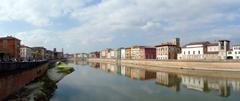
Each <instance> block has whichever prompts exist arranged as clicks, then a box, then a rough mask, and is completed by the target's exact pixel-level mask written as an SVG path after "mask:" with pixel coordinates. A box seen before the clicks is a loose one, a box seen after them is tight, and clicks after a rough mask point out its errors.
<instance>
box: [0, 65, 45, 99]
mask: <svg viewBox="0 0 240 101" xmlns="http://www.w3.org/2000/svg"><path fill="white" fill-rule="evenodd" d="M48 64H49V63H44V64H39V65H37V66H36V67H29V68H28V69H27V70H23V71H17V72H14V73H4V74H0V100H3V99H5V98H6V97H7V96H9V95H10V94H12V93H15V92H16V91H18V90H20V89H21V88H22V87H24V86H25V85H26V84H28V83H30V82H31V81H33V80H34V79H36V78H37V77H40V76H42V75H43V74H44V73H45V72H46V70H47V69H48ZM32 66H35V65H32Z"/></svg>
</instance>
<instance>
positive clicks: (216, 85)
mask: <svg viewBox="0 0 240 101" xmlns="http://www.w3.org/2000/svg"><path fill="white" fill-rule="evenodd" d="M89 65H90V66H91V67H93V68H97V69H100V70H101V71H104V72H108V73H114V74H118V75H122V76H125V77H128V78H131V79H133V80H155V83H156V84H158V85H160V86H165V87H168V88H171V89H173V90H174V91H176V92H179V91H180V89H181V87H184V88H187V89H189V90H194V91H199V92H205V93H208V92H211V91H213V92H217V95H219V96H222V97H228V96H230V93H231V90H232V91H237V92H240V79H229V78H228V79H224V78H215V77H204V76H194V75H185V74H176V73H168V72H162V71H150V70H146V69H140V68H135V67H131V66H126V65H117V64H108V63H89Z"/></svg>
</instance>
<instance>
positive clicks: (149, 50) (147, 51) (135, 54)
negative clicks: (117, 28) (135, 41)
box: [131, 46, 156, 59]
mask: <svg viewBox="0 0 240 101" xmlns="http://www.w3.org/2000/svg"><path fill="white" fill-rule="evenodd" d="M131 59H156V48H154V47H146V46H133V47H132V48H131Z"/></svg>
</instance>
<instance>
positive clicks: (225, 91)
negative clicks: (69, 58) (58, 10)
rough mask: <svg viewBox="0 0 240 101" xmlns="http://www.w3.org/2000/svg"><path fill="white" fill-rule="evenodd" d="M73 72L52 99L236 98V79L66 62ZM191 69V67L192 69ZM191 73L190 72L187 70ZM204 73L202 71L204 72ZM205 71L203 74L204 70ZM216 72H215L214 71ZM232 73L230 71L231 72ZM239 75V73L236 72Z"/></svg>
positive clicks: (239, 94)
mask: <svg viewBox="0 0 240 101" xmlns="http://www.w3.org/2000/svg"><path fill="white" fill-rule="evenodd" d="M69 65H70V66H72V67H74V69H75V71H74V72H73V73H71V74H69V75H68V76H66V77H65V78H64V79H63V80H61V81H60V82H59V83H58V84H57V85H58V89H57V90H56V91H55V93H54V95H53V97H52V98H51V101H160V100H161V101H239V99H240V76H239V78H236V77H234V78H229V76H227V78H225V77H224V75H228V74H223V73H221V74H220V73H219V75H221V76H219V77H218V76H212V75H210V76H206V75H204V76H201V75H199V74H196V75H194V74H192V73H191V75H188V74H184V73H171V72H166V71H161V70H158V71H153V70H146V69H142V68H136V67H131V66H124V65H115V64H107V63H90V64H71V63H70V64H69ZM193 71H194V70H193ZM190 72H191V71H190ZM203 74H204V73H203ZM205 74H206V73H205ZM213 74H216V75H218V72H213ZM230 74H231V73H230ZM235 74H239V75H240V73H235Z"/></svg>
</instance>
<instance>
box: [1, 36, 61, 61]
mask: <svg viewBox="0 0 240 101" xmlns="http://www.w3.org/2000/svg"><path fill="white" fill-rule="evenodd" d="M59 58H63V50H62V52H57V51H56V48H54V49H53V50H47V49H46V48H44V47H29V46H25V45H21V40H20V39H17V38H15V37H12V36H7V37H0V61H1V62H3V61H5V62H7V61H40V60H49V59H59Z"/></svg>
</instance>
